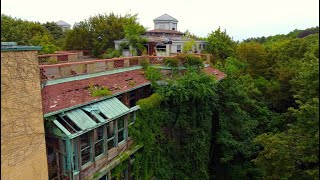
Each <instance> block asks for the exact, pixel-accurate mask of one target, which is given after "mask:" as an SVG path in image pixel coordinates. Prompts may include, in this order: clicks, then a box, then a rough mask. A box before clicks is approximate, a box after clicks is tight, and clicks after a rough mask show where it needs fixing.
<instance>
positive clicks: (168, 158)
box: [130, 72, 217, 179]
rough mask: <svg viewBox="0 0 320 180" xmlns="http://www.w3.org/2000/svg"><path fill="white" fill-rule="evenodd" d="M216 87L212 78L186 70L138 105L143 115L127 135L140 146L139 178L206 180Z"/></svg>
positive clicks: (136, 166) (135, 165)
mask: <svg viewBox="0 0 320 180" xmlns="http://www.w3.org/2000/svg"><path fill="white" fill-rule="evenodd" d="M215 88H216V83H215V80H214V78H213V77H210V76H208V75H206V74H203V73H196V72H189V73H187V74H186V75H185V76H182V77H181V78H178V79H177V80H176V81H172V82H171V81H170V82H169V85H168V86H158V88H157V89H156V93H155V94H153V95H152V96H150V97H149V98H147V99H143V100H140V101H138V104H139V105H140V106H141V111H140V113H139V115H138V117H137V120H136V124H135V126H134V128H133V129H131V132H130V133H132V136H133V138H134V140H135V142H137V143H141V144H143V145H144V147H143V154H142V155H139V154H138V155H137V157H136V159H135V163H134V167H135V171H134V173H135V177H136V178H137V179H150V178H151V177H154V176H155V177H157V178H158V179H208V178H209V173H208V162H209V149H210V137H211V133H212V131H211V125H212V115H213V111H214V109H212V107H215V106H216V102H217V95H216V93H215ZM173 169H174V171H173Z"/></svg>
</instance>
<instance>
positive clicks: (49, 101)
mask: <svg viewBox="0 0 320 180" xmlns="http://www.w3.org/2000/svg"><path fill="white" fill-rule="evenodd" d="M205 72H206V73H208V74H210V75H216V76H217V80H221V79H222V78H224V77H225V74H224V73H223V72H221V71H219V70H218V69H214V68H212V67H207V68H205ZM130 81H135V84H134V85H133V86H131V85H129V82H130ZM146 83H150V81H148V80H147V79H146V78H145V76H144V73H143V70H132V71H127V72H122V73H116V74H111V75H105V76H99V77H95V78H89V79H84V80H75V81H71V82H65V83H61V84H55V85H49V86H45V87H44V88H43V89H42V106H43V112H44V114H47V113H50V112H54V111H59V110H62V109H66V108H69V107H72V106H77V105H81V104H85V103H89V102H90V101H93V100H97V99H99V98H100V97H93V96H91V95H90V93H89V90H88V86H89V85H90V84H92V85H100V86H106V87H108V88H109V89H110V90H111V92H112V94H115V93H118V92H122V91H127V90H129V89H132V88H135V87H138V86H140V85H143V84H146Z"/></svg>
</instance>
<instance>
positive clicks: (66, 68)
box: [40, 56, 167, 81]
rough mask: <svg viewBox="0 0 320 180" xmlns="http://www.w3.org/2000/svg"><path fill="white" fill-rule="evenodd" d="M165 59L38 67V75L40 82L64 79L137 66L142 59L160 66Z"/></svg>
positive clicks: (156, 57) (136, 58) (115, 59)
mask: <svg viewBox="0 0 320 180" xmlns="http://www.w3.org/2000/svg"><path fill="white" fill-rule="evenodd" d="M166 57H167V56H161V57H160V56H135V57H123V58H113V59H99V60H90V61H78V62H67V63H60V64H51V65H40V75H41V80H42V81H46V80H51V79H59V78H66V77H71V76H76V75H83V74H92V73H96V72H102V71H108V70H113V69H120V68H128V67H133V66H138V65H140V63H141V61H142V60H144V59H146V60H147V61H149V63H150V64H153V65H157V64H159V65H162V64H163V61H162V60H163V58H166ZM68 58H69V57H68Z"/></svg>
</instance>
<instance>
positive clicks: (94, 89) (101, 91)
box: [88, 84, 112, 97]
mask: <svg viewBox="0 0 320 180" xmlns="http://www.w3.org/2000/svg"><path fill="white" fill-rule="evenodd" d="M88 90H89V92H90V94H91V96H94V97H98V96H110V95H111V94H112V93H111V91H110V90H109V89H108V88H107V87H100V86H94V85H92V84H90V85H89V88H88Z"/></svg>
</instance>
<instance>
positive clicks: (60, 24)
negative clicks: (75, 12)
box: [56, 20, 71, 26]
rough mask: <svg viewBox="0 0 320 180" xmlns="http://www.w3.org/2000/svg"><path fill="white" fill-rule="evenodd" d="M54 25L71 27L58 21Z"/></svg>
mask: <svg viewBox="0 0 320 180" xmlns="http://www.w3.org/2000/svg"><path fill="white" fill-rule="evenodd" d="M56 24H57V25H58V26H71V25H70V24H68V23H66V22H64V21H61V20H60V21H58V22H56Z"/></svg>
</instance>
